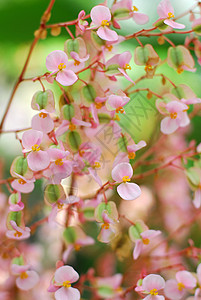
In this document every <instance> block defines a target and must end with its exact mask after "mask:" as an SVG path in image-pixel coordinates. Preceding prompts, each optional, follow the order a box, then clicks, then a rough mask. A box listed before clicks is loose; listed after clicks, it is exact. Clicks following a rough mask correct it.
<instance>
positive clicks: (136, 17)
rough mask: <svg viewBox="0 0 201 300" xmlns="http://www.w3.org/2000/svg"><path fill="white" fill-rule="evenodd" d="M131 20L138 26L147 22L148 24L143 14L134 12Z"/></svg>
mask: <svg viewBox="0 0 201 300" xmlns="http://www.w3.org/2000/svg"><path fill="white" fill-rule="evenodd" d="M133 20H134V21H135V23H137V24H139V25H144V24H146V23H147V22H149V17H148V16H147V15H145V14H142V13H138V12H134V13H133Z"/></svg>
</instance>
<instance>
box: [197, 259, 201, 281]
mask: <svg viewBox="0 0 201 300" xmlns="http://www.w3.org/2000/svg"><path fill="white" fill-rule="evenodd" d="M197 277H198V282H199V284H200V283H201V263H200V264H199V265H198V267H197Z"/></svg>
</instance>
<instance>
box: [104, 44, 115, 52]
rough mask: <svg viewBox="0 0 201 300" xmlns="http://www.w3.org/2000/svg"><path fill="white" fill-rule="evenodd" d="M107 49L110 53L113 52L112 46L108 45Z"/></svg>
mask: <svg viewBox="0 0 201 300" xmlns="http://www.w3.org/2000/svg"><path fill="white" fill-rule="evenodd" d="M105 48H106V49H107V50H108V51H112V49H113V46H112V45H106V46H105Z"/></svg>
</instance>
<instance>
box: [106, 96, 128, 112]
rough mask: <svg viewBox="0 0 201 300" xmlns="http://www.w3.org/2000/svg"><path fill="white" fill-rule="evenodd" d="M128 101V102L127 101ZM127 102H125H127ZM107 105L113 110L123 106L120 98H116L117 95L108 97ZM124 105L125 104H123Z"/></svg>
mask: <svg viewBox="0 0 201 300" xmlns="http://www.w3.org/2000/svg"><path fill="white" fill-rule="evenodd" d="M128 101H129V100H128ZM128 101H127V102H128ZM107 104H109V106H111V107H112V108H113V109H115V108H118V107H120V106H123V105H124V101H123V99H122V97H120V96H117V95H110V96H109V97H108V101H107ZM125 104H126V103H125Z"/></svg>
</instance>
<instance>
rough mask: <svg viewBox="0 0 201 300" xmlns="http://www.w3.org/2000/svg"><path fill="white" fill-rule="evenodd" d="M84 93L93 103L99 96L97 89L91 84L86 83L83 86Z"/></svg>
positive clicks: (87, 99) (85, 97) (89, 101)
mask: <svg viewBox="0 0 201 300" xmlns="http://www.w3.org/2000/svg"><path fill="white" fill-rule="evenodd" d="M82 94H83V96H84V99H85V100H86V101H87V102H88V103H93V102H94V100H95V98H96V96H97V94H96V91H95V89H94V87H93V86H92V85H91V84H88V85H85V86H84V87H83V88H82Z"/></svg>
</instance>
